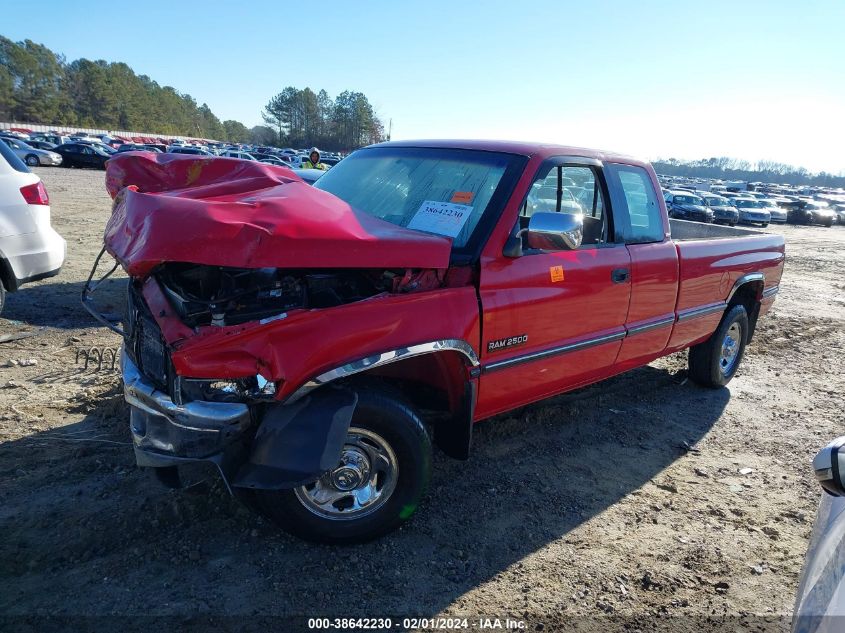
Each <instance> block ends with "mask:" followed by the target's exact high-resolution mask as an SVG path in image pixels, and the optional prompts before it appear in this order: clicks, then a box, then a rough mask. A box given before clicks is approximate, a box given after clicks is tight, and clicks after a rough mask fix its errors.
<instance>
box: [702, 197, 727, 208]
mask: <svg viewBox="0 0 845 633" xmlns="http://www.w3.org/2000/svg"><path fill="white" fill-rule="evenodd" d="M704 202H706V203H707V206H708V207H726V206H728V201H727V199H725V198H705V199H704Z"/></svg>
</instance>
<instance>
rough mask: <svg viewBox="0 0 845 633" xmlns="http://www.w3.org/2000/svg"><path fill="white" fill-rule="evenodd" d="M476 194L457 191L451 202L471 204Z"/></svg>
mask: <svg viewBox="0 0 845 633" xmlns="http://www.w3.org/2000/svg"><path fill="white" fill-rule="evenodd" d="M474 195H475V194H474V193H473V192H472V191H456V192H455V194H454V195H453V196H452V199H451V200H450V201H449V202H454V203H456V204H469V203H470V202H472V198H473V196H474Z"/></svg>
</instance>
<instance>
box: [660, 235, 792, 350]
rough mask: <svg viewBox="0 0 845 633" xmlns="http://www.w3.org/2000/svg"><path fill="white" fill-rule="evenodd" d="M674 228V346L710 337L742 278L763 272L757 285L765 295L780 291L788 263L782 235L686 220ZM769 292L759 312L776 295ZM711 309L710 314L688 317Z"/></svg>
mask: <svg viewBox="0 0 845 633" xmlns="http://www.w3.org/2000/svg"><path fill="white" fill-rule="evenodd" d="M670 227H671V233H672V241H673V243H674V244H675V248H676V250H677V252H678V273H679V279H678V301H677V307H676V311H677V313H678V315H679V323H678V325H677V326H676V328H675V333H674V334H673V342H674V344H675V345H676V346H677V345H688V344H693V343H695V342H698V341H700V340H701V339H702V338H706V337H707V336H709V334H710V333H711V332H712V331H713V330H714V329H715V328H716V325H717V324H718V322H719V319H720V318H721V314H722V312H723V310H724V306H725V302H726V300H727V299H728V298H729V297H730V292H731V289H732V288H733V287H734V284H735V283H736V282H737V281H738V280H740V279H741V278H745V277H748V276H753V277H754V278H755V279H757V277H758V276H759V280H757V281H756V283H759V287H758V291H759V292H760V293H761V294H762V293H763V292H764V291H766V290H768V291H769V293H775V292H777V286H778V284H779V283H780V277H781V273H782V272H783V262H784V239H783V236H782V235H778V234H777V233H767V232H765V231H754V230H749V229H737V228H731V227H727V226H718V225H713V224H703V223H699V222H686V221H684V220H670ZM767 296H769V299H768V300H767V301H764V305H763V306H762V308H761V313H763V312H765V310H767V309H768V306H769V305H770V304H771V299H773V298H774V295H773V294H769V295H767ZM711 310H712V312H710V311H711ZM708 312H710V314H709V315H706V316H702V317H699V318H695V319H690V320H686V319H687V317H689V316H691V315H698V314H701V313H708Z"/></svg>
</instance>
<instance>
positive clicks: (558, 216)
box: [525, 211, 584, 251]
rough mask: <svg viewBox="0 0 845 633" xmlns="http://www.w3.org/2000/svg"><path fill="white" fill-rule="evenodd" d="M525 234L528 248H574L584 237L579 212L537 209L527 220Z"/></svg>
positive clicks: (547, 249) (555, 249) (581, 217)
mask: <svg viewBox="0 0 845 633" xmlns="http://www.w3.org/2000/svg"><path fill="white" fill-rule="evenodd" d="M525 235H526V238H527V241H528V246H529V247H530V248H539V249H541V250H544V251H562V250H567V249H568V250H574V249H576V248H578V247H579V246H581V240H582V239H583V237H584V219H583V216H582V215H581V214H580V213H578V214H575V213H550V212H547V211H538V212H537V213H535V214H534V215H532V216H531V219H530V220H529V221H528V228H527V229H525Z"/></svg>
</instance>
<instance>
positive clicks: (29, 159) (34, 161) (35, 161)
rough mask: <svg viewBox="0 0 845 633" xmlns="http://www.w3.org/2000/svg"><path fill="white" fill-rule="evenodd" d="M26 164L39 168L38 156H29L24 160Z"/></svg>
mask: <svg viewBox="0 0 845 633" xmlns="http://www.w3.org/2000/svg"><path fill="white" fill-rule="evenodd" d="M24 160H25V161H26V164H27V165H29V166H30V167H37V166H38V156H36V155H34V154H28V155H27V157H26V158H25V159H24Z"/></svg>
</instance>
